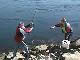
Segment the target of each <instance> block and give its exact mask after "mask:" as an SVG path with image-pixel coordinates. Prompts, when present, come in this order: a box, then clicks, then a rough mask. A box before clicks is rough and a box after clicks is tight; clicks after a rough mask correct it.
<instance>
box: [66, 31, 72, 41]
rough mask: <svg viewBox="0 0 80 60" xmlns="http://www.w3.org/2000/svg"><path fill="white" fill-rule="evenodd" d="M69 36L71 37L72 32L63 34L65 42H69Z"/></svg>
mask: <svg viewBox="0 0 80 60" xmlns="http://www.w3.org/2000/svg"><path fill="white" fill-rule="evenodd" d="M71 36H72V32H67V33H65V40H70V38H71Z"/></svg>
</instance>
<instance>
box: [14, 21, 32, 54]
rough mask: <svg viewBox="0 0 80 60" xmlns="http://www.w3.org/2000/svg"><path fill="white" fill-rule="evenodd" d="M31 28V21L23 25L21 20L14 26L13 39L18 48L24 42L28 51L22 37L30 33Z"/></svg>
mask: <svg viewBox="0 0 80 60" xmlns="http://www.w3.org/2000/svg"><path fill="white" fill-rule="evenodd" d="M32 29H33V23H29V24H28V25H26V26H24V23H23V22H20V23H19V25H18V26H17V28H16V35H15V40H16V43H17V46H18V48H20V47H21V46H22V45H23V44H24V46H25V47H26V49H27V52H28V53H29V50H28V46H27V45H26V44H25V43H24V39H25V34H26V33H30V32H31V31H32ZM18 48H17V49H18ZM17 49H16V51H17ZM16 51H15V52H16Z"/></svg>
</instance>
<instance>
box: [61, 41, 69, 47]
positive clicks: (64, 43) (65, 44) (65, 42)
mask: <svg viewBox="0 0 80 60" xmlns="http://www.w3.org/2000/svg"><path fill="white" fill-rule="evenodd" d="M69 45H70V41H68V40H63V41H62V47H63V48H66V49H69Z"/></svg>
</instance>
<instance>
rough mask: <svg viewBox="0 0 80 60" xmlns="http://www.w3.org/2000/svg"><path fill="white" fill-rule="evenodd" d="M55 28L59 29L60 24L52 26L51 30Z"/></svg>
mask: <svg viewBox="0 0 80 60" xmlns="http://www.w3.org/2000/svg"><path fill="white" fill-rule="evenodd" d="M55 27H60V23H59V24H56V25H54V26H51V29H54V28H55Z"/></svg>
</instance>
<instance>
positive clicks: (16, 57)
mask: <svg viewBox="0 0 80 60" xmlns="http://www.w3.org/2000/svg"><path fill="white" fill-rule="evenodd" d="M24 58H25V57H24V56H23V55H22V54H20V52H17V53H16V56H15V57H14V58H13V60H18V59H22V60H24Z"/></svg>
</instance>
